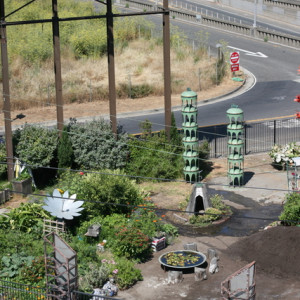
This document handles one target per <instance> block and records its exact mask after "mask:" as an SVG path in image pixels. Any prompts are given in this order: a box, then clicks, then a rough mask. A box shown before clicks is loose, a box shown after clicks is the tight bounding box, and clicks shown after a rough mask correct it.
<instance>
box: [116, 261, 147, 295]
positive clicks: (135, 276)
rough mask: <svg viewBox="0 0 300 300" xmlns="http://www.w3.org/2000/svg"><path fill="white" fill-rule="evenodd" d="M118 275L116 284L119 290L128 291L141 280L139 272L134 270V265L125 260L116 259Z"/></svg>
mask: <svg viewBox="0 0 300 300" xmlns="http://www.w3.org/2000/svg"><path fill="white" fill-rule="evenodd" d="M116 262H117V268H118V274H117V278H116V282H117V284H118V286H119V288H120V289H128V288H130V287H131V286H133V285H134V284H135V283H136V282H137V281H139V280H143V276H142V272H141V270H139V269H137V268H135V264H134V263H133V262H132V261H130V260H127V259H125V258H121V257H120V258H117V259H116Z"/></svg>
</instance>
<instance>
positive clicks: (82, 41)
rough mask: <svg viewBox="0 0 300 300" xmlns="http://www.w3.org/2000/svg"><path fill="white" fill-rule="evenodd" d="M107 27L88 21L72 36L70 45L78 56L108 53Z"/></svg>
mask: <svg viewBox="0 0 300 300" xmlns="http://www.w3.org/2000/svg"><path fill="white" fill-rule="evenodd" d="M106 42H107V39H106V27H105V26H101V27H98V28H97V27H96V28H95V24H93V23H87V24H85V25H84V26H82V27H80V28H78V30H77V31H76V32H73V34H72V35H71V36H70V45H71V47H72V49H73V51H74V54H75V56H76V57H78V58H81V57H93V56H94V57H96V56H98V57H99V56H102V55H104V54H105V53H106Z"/></svg>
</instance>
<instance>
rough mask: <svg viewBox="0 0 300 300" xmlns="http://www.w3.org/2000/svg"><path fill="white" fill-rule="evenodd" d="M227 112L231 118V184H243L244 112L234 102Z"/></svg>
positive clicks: (229, 132) (229, 170) (228, 133)
mask: <svg viewBox="0 0 300 300" xmlns="http://www.w3.org/2000/svg"><path fill="white" fill-rule="evenodd" d="M226 113H227V117H228V119H229V124H228V126H227V136H228V158H227V167H228V169H227V170H228V171H227V175H228V180H229V185H232V186H236V185H238V186H241V185H243V184H244V155H243V149H244V140H243V134H244V112H243V111H242V110H241V109H240V108H239V107H238V106H237V105H235V104H232V105H231V108H229V109H228V110H227V112H226Z"/></svg>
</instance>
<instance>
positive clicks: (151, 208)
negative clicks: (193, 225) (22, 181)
mask: <svg viewBox="0 0 300 300" xmlns="http://www.w3.org/2000/svg"><path fill="white" fill-rule="evenodd" d="M0 191H4V190H0ZM10 192H12V193H16V194H24V195H30V196H37V197H43V198H45V197H52V195H48V194H46V195H44V194H32V193H30V194H28V193H22V192H18V191H14V190H10ZM55 198H57V199H62V200H66V198H64V197H62V196H61V197H57V196H55ZM75 201H83V202H89V203H97V204H101V205H106V206H119V207H127V208H130V209H138V208H141V209H146V210H151V211H153V210H154V211H156V212H159V213H165V212H177V213H185V214H193V215H210V216H219V217H231V218H237V219H252V220H263V221H282V222H294V223H300V220H279V219H278V218H263V217H255V216H236V215H233V214H215V213H208V212H194V211H182V210H179V209H170V208H161V207H155V206H154V207H153V206H151V207H149V206H147V205H130V204H122V203H113V202H102V201H94V200H89V199H76V200H75Z"/></svg>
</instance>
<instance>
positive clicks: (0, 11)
mask: <svg viewBox="0 0 300 300" xmlns="http://www.w3.org/2000/svg"><path fill="white" fill-rule="evenodd" d="M0 17H1V27H0V30H1V31H0V34H1V64H2V85H3V101H4V103H3V113H4V124H5V145H6V156H7V158H6V161H7V177H8V180H9V181H10V180H12V179H13V178H14V160H13V143H12V129H11V113H10V91H9V70H8V56H7V39H6V26H5V10H4V0H0Z"/></svg>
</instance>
